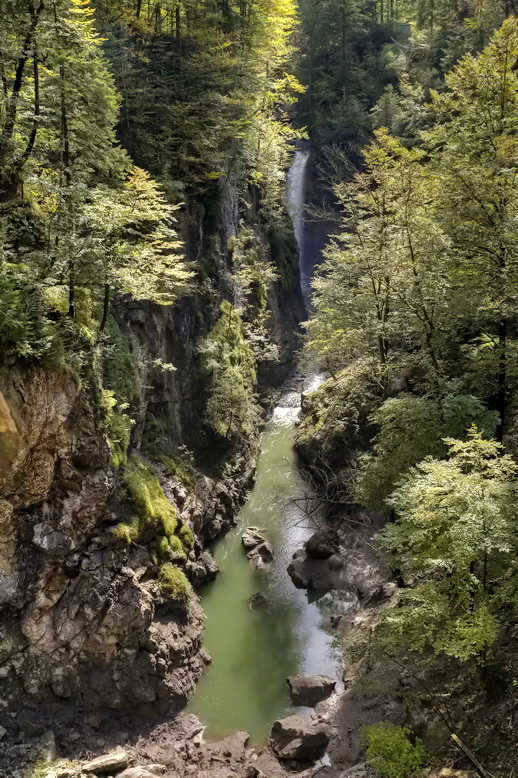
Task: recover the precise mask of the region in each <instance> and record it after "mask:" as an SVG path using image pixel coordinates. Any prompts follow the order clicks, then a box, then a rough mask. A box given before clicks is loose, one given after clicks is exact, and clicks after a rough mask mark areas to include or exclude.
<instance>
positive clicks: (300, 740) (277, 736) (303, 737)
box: [270, 716, 329, 762]
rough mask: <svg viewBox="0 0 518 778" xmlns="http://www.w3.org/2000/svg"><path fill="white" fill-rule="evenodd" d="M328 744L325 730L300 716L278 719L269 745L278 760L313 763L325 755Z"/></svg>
mask: <svg viewBox="0 0 518 778" xmlns="http://www.w3.org/2000/svg"><path fill="white" fill-rule="evenodd" d="M328 743H329V734H328V732H327V730H326V729H325V728H324V727H323V726H318V725H316V724H314V723H313V722H312V721H311V720H309V719H304V718H302V716H288V718H286V719H279V720H278V721H276V722H275V724H274V725H273V728H272V731H271V734H270V744H271V746H272V749H273V750H274V752H275V753H276V754H277V756H278V757H279V758H280V759H296V760H298V761H300V762H314V761H316V760H317V759H320V758H321V757H322V756H323V755H324V754H325V751H326V748H327V746H328Z"/></svg>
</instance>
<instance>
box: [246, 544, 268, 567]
mask: <svg viewBox="0 0 518 778" xmlns="http://www.w3.org/2000/svg"><path fill="white" fill-rule="evenodd" d="M247 557H248V559H249V560H250V562H251V563H252V564H253V565H254V567H256V568H257V570H264V569H265V568H266V566H267V565H269V564H270V562H271V561H272V560H273V548H272V547H271V545H270V543H268V541H267V540H265V541H264V543H261V544H260V545H259V546H256V547H255V548H253V549H252V550H251V551H249V552H248V554H247Z"/></svg>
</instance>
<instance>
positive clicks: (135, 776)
mask: <svg viewBox="0 0 518 778" xmlns="http://www.w3.org/2000/svg"><path fill="white" fill-rule="evenodd" d="M162 773H163V771H162ZM117 778H157V773H156V772H154V773H151V772H149V770H146V768H145V767H128V769H127V770H124V771H123V772H122V773H118V774H117Z"/></svg>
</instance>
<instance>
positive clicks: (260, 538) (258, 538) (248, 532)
mask: <svg viewBox="0 0 518 778" xmlns="http://www.w3.org/2000/svg"><path fill="white" fill-rule="evenodd" d="M241 541H242V543H243V546H244V547H245V548H246V550H247V551H250V549H252V548H255V547H256V546H260V545H261V543H266V542H267V541H266V538H265V537H264V535H262V534H261V532H260V531H259V530H258V529H257V527H247V528H246V529H245V531H244V532H243V537H242V538H241Z"/></svg>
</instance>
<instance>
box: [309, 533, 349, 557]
mask: <svg viewBox="0 0 518 778" xmlns="http://www.w3.org/2000/svg"><path fill="white" fill-rule="evenodd" d="M305 548H306V554H307V555H308V557H310V558H312V559H327V558H328V557H330V556H332V555H333V554H336V553H337V552H338V550H339V548H340V538H339V537H338V532H337V531H336V530H335V529H318V530H317V531H316V532H315V533H313V535H311V537H310V538H309V540H307V541H306V545H305Z"/></svg>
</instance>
